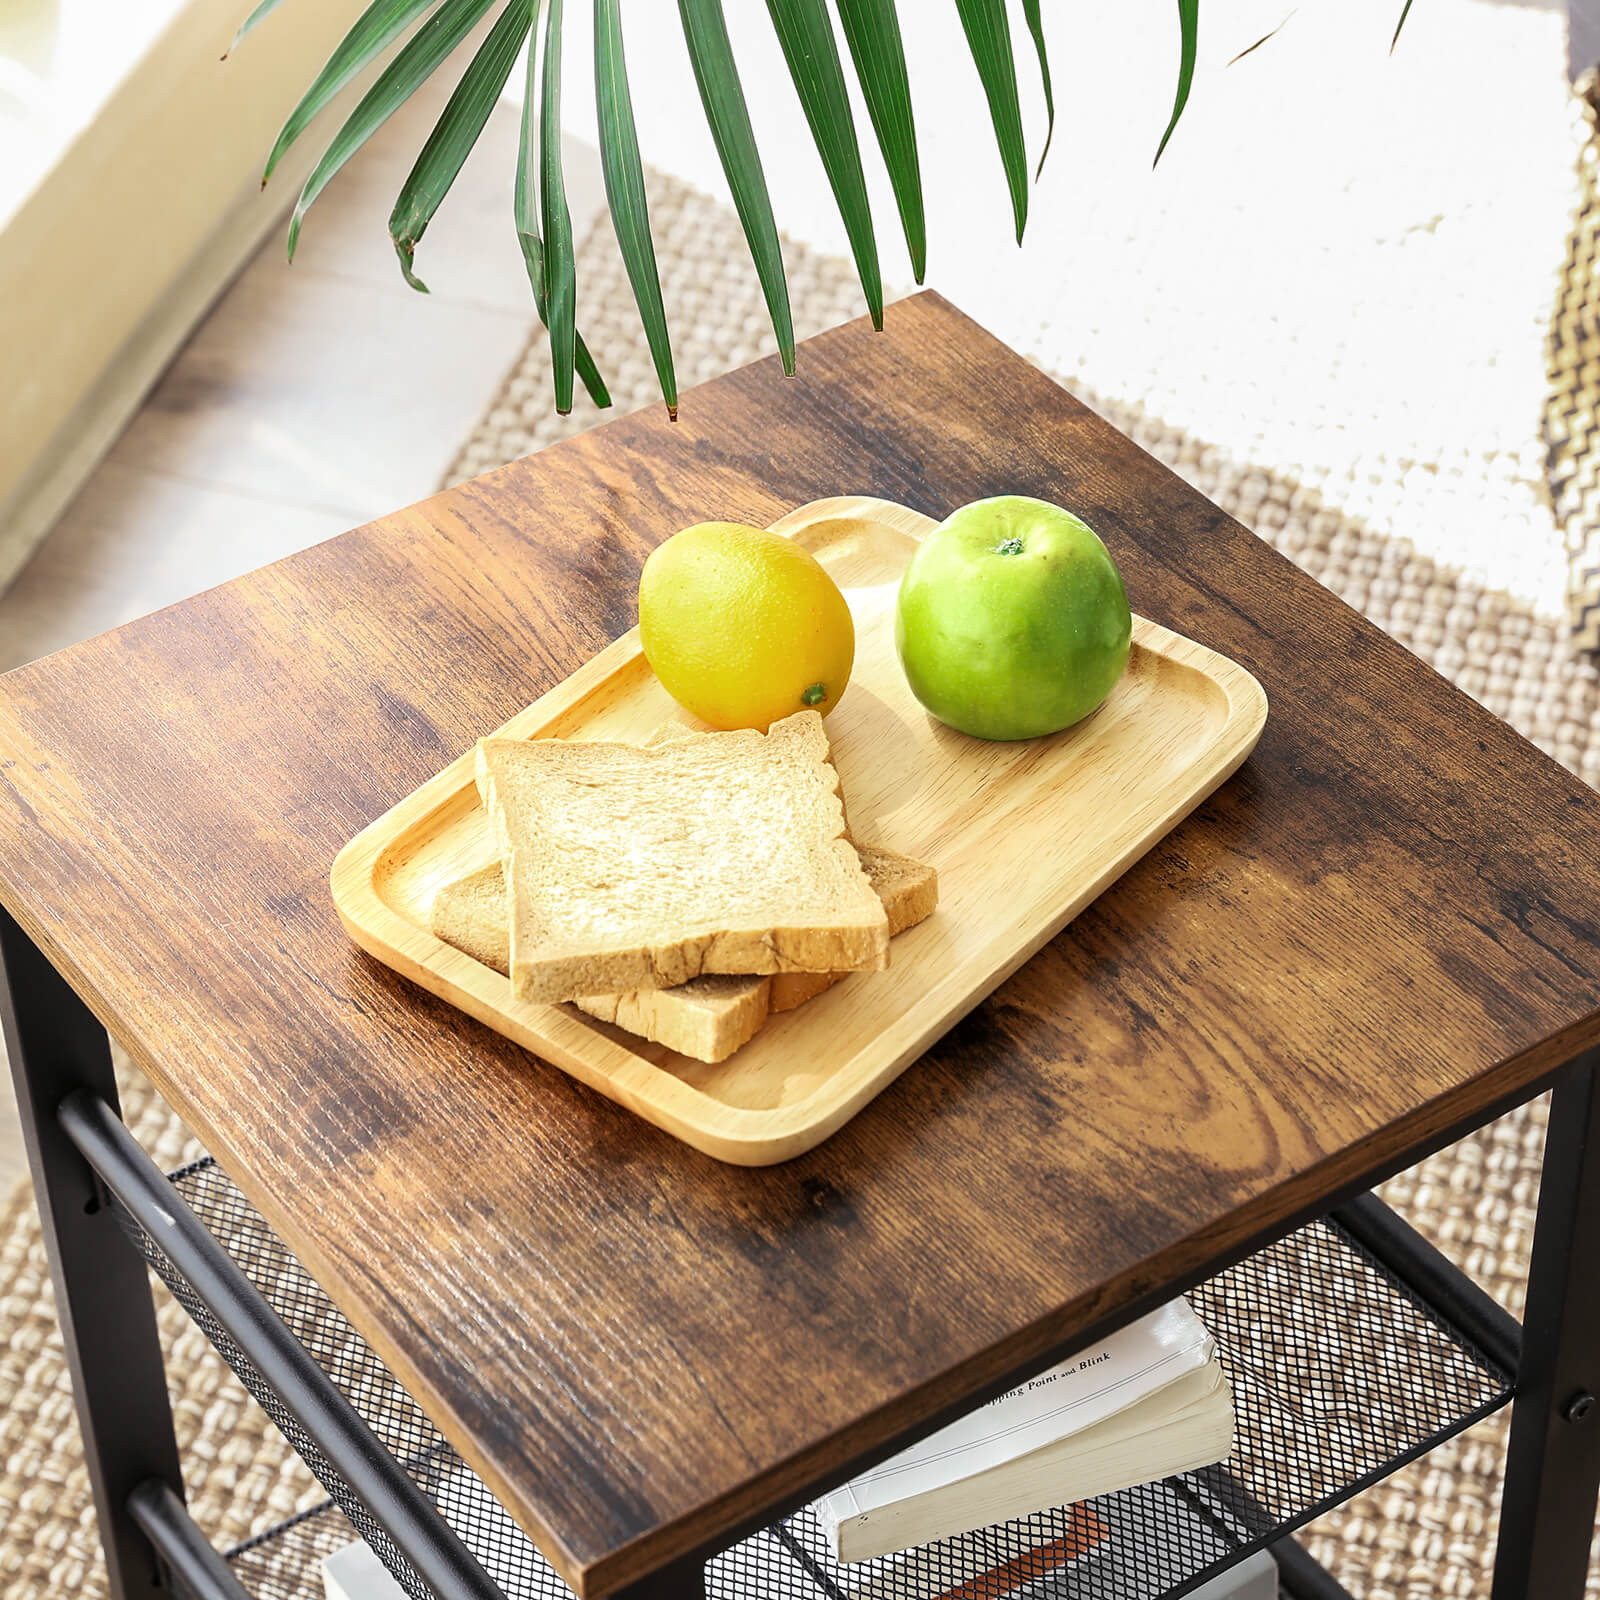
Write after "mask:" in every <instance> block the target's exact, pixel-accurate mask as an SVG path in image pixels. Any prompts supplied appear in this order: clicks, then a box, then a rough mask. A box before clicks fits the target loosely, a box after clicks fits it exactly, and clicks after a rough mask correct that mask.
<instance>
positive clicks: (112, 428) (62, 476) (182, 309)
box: [0, 180, 297, 590]
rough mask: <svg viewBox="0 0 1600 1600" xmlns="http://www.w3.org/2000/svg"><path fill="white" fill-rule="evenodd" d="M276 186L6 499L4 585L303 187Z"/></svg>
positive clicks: (250, 198) (133, 343)
mask: <svg viewBox="0 0 1600 1600" xmlns="http://www.w3.org/2000/svg"><path fill="white" fill-rule="evenodd" d="M270 193H271V195H272V202H271V203H267V200H266V197H264V196H263V195H262V193H261V189H260V186H259V184H258V183H257V182H256V181H255V180H252V181H250V182H249V183H248V184H247V185H246V186H245V188H243V189H242V190H241V191H240V193H239V196H238V198H237V200H236V201H235V202H234V204H233V205H232V206H230V207H229V208H228V211H227V213H226V214H225V215H224V217H223V219H222V221H221V222H220V223H219V224H218V225H217V227H216V229H215V231H214V232H213V233H212V235H211V237H210V238H209V239H208V240H207V241H206V242H205V244H204V245H203V246H202V247H201V249H200V251H199V253H198V254H197V255H196V256H195V257H194V259H193V260H192V261H191V262H190V263H189V265H188V266H187V267H186V268H185V269H184V271H183V272H182V273H181V274H180V275H179V277H178V279H177V281H176V282H175V283H174V284H173V285H172V287H171V289H170V290H169V291H168V292H167V293H166V295H164V296H163V297H162V299H161V300H160V302H159V303H158V304H157V305H156V306H155V307H154V309H153V310H152V311H151V312H150V314H149V315H148V316H147V317H146V319H145V320H144V322H143V323H142V324H141V325H140V326H139V328H138V329H137V330H136V331H135V333H134V335H133V337H132V338H131V339H129V340H128V342H127V343H126V344H124V345H123V347H122V348H121V349H120V350H119V351H118V352H117V353H116V355H115V356H113V357H112V358H111V360H110V361H109V362H108V363H107V365H106V366H105V368H104V370H103V372H102V374H101V376H100V378H99V380H98V381H97V382H96V384H95V385H94V387H93V388H92V389H91V390H90V391H89V393H88V394H86V395H85V396H84V398H83V399H82V400H81V401H80V402H79V404H78V406H77V408H76V409H75V410H74V411H73V413H72V415H71V416H70V417H69V418H68V419H67V421H66V423H65V424H63V426H62V427H61V428H60V429H59V430H58V431H57V432H56V434H55V436H54V437H53V438H52V440H51V441H50V443H49V445H47V446H46V448H45V449H44V450H43V451H42V452H41V453H40V454H39V455H38V456H37V457H36V458H35V461H34V464H33V466H32V468H31V469H30V471H29V472H28V475H27V476H26V477H25V478H24V479H23V481H22V483H21V484H20V485H19V486H18V487H17V489H16V490H15V492H14V493H13V494H12V495H11V497H10V498H9V499H8V500H7V501H6V502H5V504H4V505H0V590H4V589H5V588H6V587H7V586H8V585H9V584H10V583H11V581H12V580H13V579H14V578H15V577H16V576H17V574H18V573H19V572H21V570H22V569H23V567H25V566H26V565H27V563H28V560H29V558H30V557H31V556H32V555H33V553H34V551H35V550H37V549H38V547H39V545H40V544H41V543H42V542H43V541H44V538H45V536H46V535H47V534H48V533H49V532H50V530H51V528H53V527H54V526H55V523H56V520H57V518H59V517H60V515H61V514H62V512H63V511H65V510H66V508H67V507H68V506H69V505H70V504H71V503H72V499H73V497H74V496H75V495H76V494H77V492H78V490H79V489H81V488H82V487H83V485H84V483H85V481H86V480H87V479H88V477H89V475H90V473H92V472H93V471H94V469H95V468H96V467H97V466H99V464H100V462H101V461H102V460H103V459H104V458H105V455H106V452H107V451H109V450H110V449H111V447H112V445H114V444H115V443H116V441H117V438H118V436H119V435H120V434H121V432H122V430H123V429H124V428H126V427H127V425H128V424H129V423H130V422H131V421H132V420H133V417H134V414H135V413H136V412H137V411H138V409H139V407H140V405H141V404H142V403H143V401H144V398H145V396H146V395H147V394H149V392H150V390H151V389H152V388H154V386H155V384H156V382H157V381H158V380H159V379H160V377H161V374H162V373H163V372H165V371H166V369H167V366H168V364H169V363H170V362H171V360H172V358H173V357H174V356H175V355H177V353H178V351H179V350H181V349H182V348H183V344H184V341H185V340H186V339H187V338H188V337H189V335H190V334H191V333H192V332H193V331H194V329H195V327H196V326H197V325H198V324H199V322H200V321H201V320H202V319H203V318H204V317H205V315H206V313H207V312H208V311H209V310H210V309H211V307H212V305H213V304H215V302H216V300H217V299H218V297H219V296H220V295H221V294H222V293H223V291H224V290H225V289H226V288H227V287H228V285H229V284H230V283H231V282H232V281H233V280H234V278H235V277H236V276H237V275H238V274H239V272H240V271H241V270H242V269H243V268H244V266H245V265H246V264H247V263H248V262H249V261H250V259H251V257H252V256H254V254H255V253H256V250H257V249H258V248H259V247H260V245H261V243H262V241H263V240H264V239H265V238H266V237H267V236H268V235H269V234H271V233H273V232H275V231H276V230H277V229H278V227H279V226H280V225H281V224H282V222H283V220H284V218H285V217H286V216H287V214H288V212H289V209H290V208H291V207H292V205H293V204H294V199H295V195H296V193H297V190H296V189H295V188H294V187H293V186H291V185H280V184H275V185H274V186H273V189H272V191H270Z"/></svg>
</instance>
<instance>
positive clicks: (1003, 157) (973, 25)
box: [956, 0, 1028, 244]
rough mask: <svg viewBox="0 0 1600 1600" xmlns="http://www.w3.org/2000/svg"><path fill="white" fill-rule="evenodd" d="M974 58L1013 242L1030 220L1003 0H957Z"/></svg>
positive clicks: (1014, 60)
mask: <svg viewBox="0 0 1600 1600" xmlns="http://www.w3.org/2000/svg"><path fill="white" fill-rule="evenodd" d="M956 10H957V11H959V12H960V13H961V26H962V27H963V28H964V29H965V30H966V35H967V45H968V48H969V49H970V50H971V51H972V60H973V63H974V65H975V66H976V67H977V69H978V76H979V77H980V78H981V79H982V80H983V92H984V94H985V95H986V96H987V97H988V100H989V119H990V121H992V122H993V123H994V137H995V142H996V143H997V144H998V145H999V146H1000V161H1001V165H1003V166H1004V167H1005V169H1006V186H1007V188H1009V189H1010V191H1011V218H1012V221H1013V222H1014V223H1015V224H1016V229H1017V243H1018V244H1021V243H1022V230H1023V229H1024V228H1026V227H1027V225H1028V151H1027V147H1026V145H1025V144H1024V143H1023V139H1022V106H1021V105H1020V103H1019V102H1018V100H1017V58H1016V57H1015V55H1013V54H1012V51H1011V24H1010V22H1009V21H1008V20H1007V19H1006V5H1005V0H956Z"/></svg>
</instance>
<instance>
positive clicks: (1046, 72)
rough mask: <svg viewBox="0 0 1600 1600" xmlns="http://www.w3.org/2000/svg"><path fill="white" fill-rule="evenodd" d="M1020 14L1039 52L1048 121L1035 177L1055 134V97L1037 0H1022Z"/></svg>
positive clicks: (1042, 22)
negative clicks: (1051, 85)
mask: <svg viewBox="0 0 1600 1600" xmlns="http://www.w3.org/2000/svg"><path fill="white" fill-rule="evenodd" d="M1022 15H1023V16H1024V17H1025V18H1026V19H1027V23H1028V32H1029V33H1031V34H1032V35H1033V48H1034V49H1035V50H1037V51H1038V52H1039V77H1040V79H1041V80H1042V81H1043V83H1044V109H1045V115H1046V117H1048V119H1049V120H1048V122H1047V123H1046V124H1045V130H1044V149H1043V150H1041V151H1040V152H1039V165H1038V166H1037V167H1035V168H1034V169H1033V175H1034V177H1035V179H1037V178H1038V176H1039V174H1040V173H1041V172H1043V171H1044V158H1045V157H1046V156H1047V155H1049V154H1050V141H1051V140H1052V139H1053V138H1055V136H1056V97H1055V91H1054V90H1053V89H1052V88H1051V87H1050V52H1049V51H1048V50H1046V49H1045V47H1044V21H1043V19H1042V18H1041V17H1040V15H1039V0H1022Z"/></svg>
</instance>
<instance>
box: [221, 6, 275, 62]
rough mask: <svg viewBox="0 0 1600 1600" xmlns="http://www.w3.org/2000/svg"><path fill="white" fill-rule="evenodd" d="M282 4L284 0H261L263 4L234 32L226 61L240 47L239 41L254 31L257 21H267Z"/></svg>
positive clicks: (224, 58)
mask: <svg viewBox="0 0 1600 1600" xmlns="http://www.w3.org/2000/svg"><path fill="white" fill-rule="evenodd" d="M282 4H283V0H261V4H260V5H258V6H257V7H256V8H255V10H254V11H252V12H251V13H250V15H249V16H248V17H246V18H245V19H244V21H243V22H241V23H240V24H239V31H238V32H237V33H236V34H234V36H233V43H232V44H230V45H229V46H228V49H227V53H226V54H225V55H224V56H223V58H222V59H223V60H224V61H226V60H227V59H228V56H231V55H232V54H233V52H234V51H235V50H237V49H238V48H239V41H240V40H241V39H243V38H244V36H245V35H246V34H247V33H250V32H253V31H254V29H255V26H256V24H257V23H259V22H265V21H266V20H267V18H268V17H270V16H271V15H272V13H273V12H274V11H276V10H277V9H278V7H279V6H281V5H282Z"/></svg>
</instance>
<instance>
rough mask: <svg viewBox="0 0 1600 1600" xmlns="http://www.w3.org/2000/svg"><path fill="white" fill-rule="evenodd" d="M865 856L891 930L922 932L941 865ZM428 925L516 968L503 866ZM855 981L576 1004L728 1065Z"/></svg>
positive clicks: (867, 850) (726, 983)
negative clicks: (776, 1027) (772, 1014)
mask: <svg viewBox="0 0 1600 1600" xmlns="http://www.w3.org/2000/svg"><path fill="white" fill-rule="evenodd" d="M856 850H857V852H858V854H859V856H860V859H861V864H862V867H863V869H864V870H865V872H866V874H867V878H868V881H869V882H870V883H871V884H872V888H873V892H874V893H875V894H877V895H878V897H879V898H880V899H881V900H882V902H883V908H884V913H885V915H886V917H887V919H888V924H889V927H890V929H891V931H892V932H894V933H900V932H902V931H903V930H904V929H906V928H910V927H914V926H915V925H916V924H917V923H919V922H921V921H922V920H923V919H924V918H925V917H927V916H929V915H931V914H932V912H933V909H934V907H935V906H936V905H937V904H938V898H939V880H938V874H937V873H936V872H935V871H934V870H933V868H932V867H930V866H926V865H924V863H922V862H920V861H916V860H913V859H912V857H910V856H903V855H900V854H899V853H898V852H897V851H894V850H889V849H886V848H884V847H883V846H882V845H870V844H862V845H857V846H856ZM429 923H430V925H431V927H432V929H433V931H434V933H436V934H437V935H438V936H439V937H440V938H441V939H443V940H444V941H445V942H446V943H447V944H451V945H454V946H455V948H456V949H458V950H463V951H465V952H466V954H468V955H469V956H471V957H472V958H473V959H474V960H476V961H481V962H482V963H483V964H484V965H485V966H486V967H493V968H494V970H495V971H496V972H500V973H507V972H508V971H509V967H510V959H511V957H510V951H511V935H510V923H509V914H508V910H507V905H506V888H505V876H504V873H503V871H502V869H501V867H500V864H499V862H494V863H491V864H490V865H489V866H487V867H484V868H482V869H480V870H479V871H477V872H473V873H469V874H468V875H467V876H466V877H464V878H458V879H456V881H455V882H453V883H447V884H446V885H445V886H444V887H443V888H442V889H440V890H439V892H438V893H437V894H436V895H435V896H434V899H433V904H432V906H431V907H430V908H429ZM847 976H849V974H848V973H843V972H820V973H778V974H775V975H773V976H770V977H751V976H742V977H741V976H709V977H700V978H694V979H691V980H690V981H689V982H688V983H685V984H680V985H678V986H677V987H675V988H668V989H634V990H629V991H627V992H625V993H621V994H609V995H606V994H596V995H582V996H580V997H579V998H578V999H577V1000H576V1001H574V1004H575V1005H576V1006H577V1007H578V1008H579V1010H581V1011H585V1012H587V1013H588V1014H589V1015H590V1016H593V1017H598V1018H599V1019H600V1020H601V1021H603V1022H611V1023H615V1024H616V1025H617V1026H618V1027H622V1028H626V1029H627V1030H628V1031H629V1032H630V1033H637V1034H639V1035H641V1036H642V1037H643V1038H646V1039H652V1040H654V1041H655V1042H657V1043H658V1044H664V1045H666V1046H667V1047H668V1049H671V1050H676V1051H678V1052H679V1054H681V1055H686V1056H693V1057H694V1058H695V1059H696V1060H697V1061H722V1060H725V1059H726V1058H727V1057H728V1056H730V1055H732V1054H733V1052H734V1051H735V1050H737V1049H738V1048H739V1046H740V1045H742V1044H744V1043H745V1042H746V1041H747V1040H749V1039H751V1038H753V1037H754V1036H755V1034H756V1033H757V1032H758V1031H759V1030H760V1028H761V1025H762V1024H763V1023H764V1022H765V1021H766V1019H767V1015H768V1013H769V1011H788V1010H792V1009H793V1008H794V1007H795V1006H798V1005H800V1004H801V1003H802V1002H803V1001H805V1000H809V999H810V998H811V997H812V995H814V994H820V993H821V992H822V991H823V990H824V989H826V988H829V987H830V986H831V985H832V984H834V983H837V982H838V981H839V979H840V978H843V977H847ZM780 991H781V994H782V996H783V1003H782V1004H780V1003H779V998H780Z"/></svg>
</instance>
